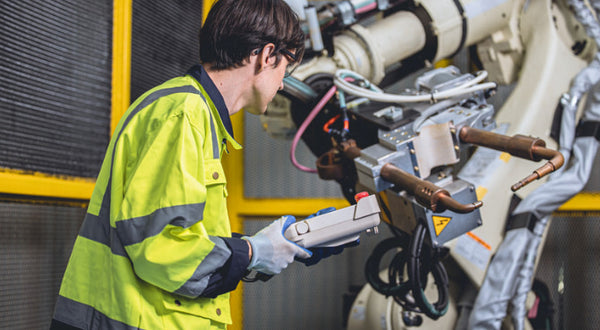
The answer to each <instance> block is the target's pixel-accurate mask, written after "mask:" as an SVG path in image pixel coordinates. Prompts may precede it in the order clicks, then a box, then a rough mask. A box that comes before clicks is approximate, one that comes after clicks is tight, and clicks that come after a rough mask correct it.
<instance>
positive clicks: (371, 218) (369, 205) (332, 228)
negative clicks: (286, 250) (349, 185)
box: [284, 195, 381, 249]
mask: <svg viewBox="0 0 600 330" xmlns="http://www.w3.org/2000/svg"><path fill="white" fill-rule="evenodd" d="M357 199H358V198H357ZM380 212H381V210H380V209H379V204H378V203H377V198H376V196H375V195H370V196H366V197H362V198H360V199H358V201H357V203H356V204H355V205H351V206H348V207H345V208H343V209H339V210H337V211H333V212H329V213H325V214H321V215H318V216H315V217H313V218H309V219H304V220H300V221H297V222H295V223H294V224H292V225H291V226H289V227H288V229H287V230H286V231H285V233H284V235H285V237H286V238H287V239H289V240H290V241H292V242H294V243H296V244H298V245H300V246H302V247H304V248H307V249H308V248H312V247H334V246H339V245H342V244H346V243H350V242H353V241H356V240H357V239H358V238H359V237H360V233H361V232H362V231H367V232H369V231H370V230H372V231H373V232H375V233H377V226H378V225H379V222H380V218H379V213H380Z"/></svg>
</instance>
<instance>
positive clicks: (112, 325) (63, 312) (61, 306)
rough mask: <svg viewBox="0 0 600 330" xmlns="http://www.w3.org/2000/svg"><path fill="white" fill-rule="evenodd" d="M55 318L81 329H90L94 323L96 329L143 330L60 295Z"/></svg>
mask: <svg viewBox="0 0 600 330" xmlns="http://www.w3.org/2000/svg"><path fill="white" fill-rule="evenodd" d="M54 319H56V320H57V321H60V322H63V323H66V324H68V325H70V326H73V327H76V328H81V329H88V328H89V325H90V324H93V325H94V329H112V330H141V328H137V327H132V326H129V325H127V324H125V323H123V322H119V321H116V320H113V319H111V318H110V317H108V316H106V315H104V314H103V313H101V312H100V311H98V310H96V309H95V308H93V307H91V306H88V305H85V304H82V303H79V302H76V301H75V300H71V299H69V298H65V297H63V296H58V299H57V301H56V310H55V312H54ZM82 322H83V323H82Z"/></svg>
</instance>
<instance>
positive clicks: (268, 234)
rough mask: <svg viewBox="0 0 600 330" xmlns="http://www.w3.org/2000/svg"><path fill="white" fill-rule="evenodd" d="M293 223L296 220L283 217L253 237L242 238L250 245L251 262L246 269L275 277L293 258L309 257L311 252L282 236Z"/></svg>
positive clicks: (291, 217) (286, 216)
mask: <svg viewBox="0 0 600 330" xmlns="http://www.w3.org/2000/svg"><path fill="white" fill-rule="evenodd" d="M294 222H296V218H294V217H293V216H291V215H285V216H283V217H281V218H279V219H277V220H275V221H273V223H271V224H270V225H268V226H267V227H265V228H263V229H262V230H261V231H259V232H258V233H256V234H255V235H254V236H250V237H248V236H245V237H243V239H246V240H248V241H249V242H250V244H251V245H252V260H250V265H249V266H248V269H254V270H256V271H257V272H260V273H263V274H267V275H275V274H279V273H281V271H282V270H283V269H285V268H286V267H287V266H288V265H289V264H291V263H292V262H294V258H295V257H298V258H303V259H305V258H310V257H311V255H312V252H310V251H308V250H307V249H305V248H303V247H301V246H299V245H298V244H296V243H293V242H292V241H290V240H288V239H287V238H285V236H283V233H284V232H285V230H286V229H287V228H288V227H289V226H290V225H291V224H293V223H294Z"/></svg>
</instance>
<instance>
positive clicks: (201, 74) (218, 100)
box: [187, 64, 233, 138]
mask: <svg viewBox="0 0 600 330" xmlns="http://www.w3.org/2000/svg"><path fill="white" fill-rule="evenodd" d="M187 74H189V75H191V76H192V77H194V79H196V80H197V81H198V82H199V83H200V85H202V87H203V88H204V90H205V91H206V93H208V96H209V97H210V99H211V100H212V102H213V103H214V104H215V106H216V107H217V111H219V116H220V117H221V122H223V125H224V126H225V129H226V130H227V132H228V133H229V135H230V136H231V137H232V138H233V127H232V126H231V118H229V110H228V109H227V106H226V105H225V100H224V99H223V95H221V92H219V90H218V89H217V86H215V83H214V82H213V81H212V79H210V77H209V76H208V74H207V73H206V70H204V67H203V66H202V65H200V64H196V65H194V66H193V67H191V68H190V69H189V70H188V72H187Z"/></svg>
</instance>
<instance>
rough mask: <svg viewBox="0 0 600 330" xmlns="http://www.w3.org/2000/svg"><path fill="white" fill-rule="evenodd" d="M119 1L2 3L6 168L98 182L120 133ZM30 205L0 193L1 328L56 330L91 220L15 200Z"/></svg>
mask: <svg viewBox="0 0 600 330" xmlns="http://www.w3.org/2000/svg"><path fill="white" fill-rule="evenodd" d="M112 4H113V3H112V1H111V0H102V1H94V2H77V1H60V2H57V1H52V2H50V1H42V0H37V1H32V0H27V1H4V0H2V1H0V60H1V61H2V65H0V167H2V168H9V169H13V170H19V171H24V172H42V173H46V174H53V175H67V176H73V177H95V176H96V175H97V173H98V170H99V168H100V164H101V161H102V158H103V156H104V150H105V148H106V146H107V145H108V140H109V134H110V132H109V131H110V99H111V90H110V88H111V84H110V81H111V67H112V64H111V60H112V58H111V48H112V9H113V6H112ZM0 185H2V182H0ZM32 189H35V188H32ZM24 198H25V197H23V196H5V195H0V251H1V252H2V253H0V329H11V330H21V329H22V330H29V329H47V328H48V327H49V325H50V319H51V317H52V313H53V311H54V303H55V301H56V296H57V294H58V289H59V286H60V281H61V279H62V274H63V272H64V269H65V267H66V263H67V260H68V258H69V255H70V253H71V249H72V246H73V243H74V241H75V237H76V235H77V232H78V231H79V227H80V225H81V221H82V220H83V216H84V213H85V209H84V208H83V207H82V204H83V202H80V203H78V204H68V205H53V202H49V201H46V203H44V204H41V203H37V204H27V203H14V202H10V200H16V199H19V200H22V199H24ZM69 205H72V206H69Z"/></svg>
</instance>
